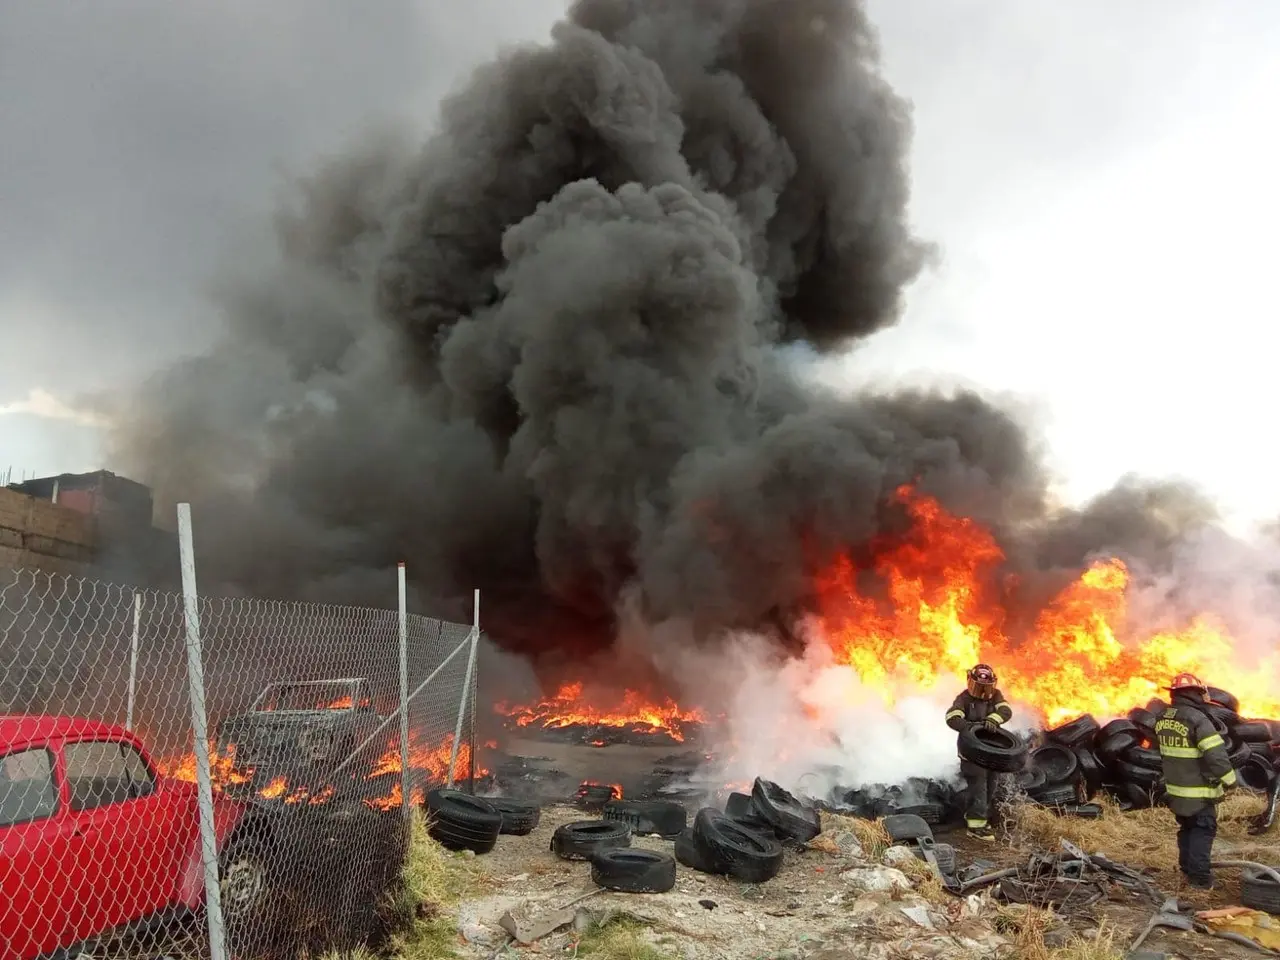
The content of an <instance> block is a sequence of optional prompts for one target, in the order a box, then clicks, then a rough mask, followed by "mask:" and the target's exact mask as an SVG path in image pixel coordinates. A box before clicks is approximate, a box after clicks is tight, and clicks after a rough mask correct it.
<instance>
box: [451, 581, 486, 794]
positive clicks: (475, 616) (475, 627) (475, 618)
mask: <svg viewBox="0 0 1280 960" xmlns="http://www.w3.org/2000/svg"><path fill="white" fill-rule="evenodd" d="M471 617H472V622H471V650H470V651H469V652H468V653H467V672H466V675H465V676H464V677H463V678H462V699H461V700H460V701H459V702H458V722H457V723H456V724H455V725H454V727H453V749H452V750H450V752H449V787H450V788H452V787H453V779H454V771H455V770H456V769H457V766H458V745H459V744H460V743H461V742H462V718H463V717H465V716H466V714H467V694H469V693H470V692H471V674H472V672H473V671H474V670H475V668H476V647H477V646H479V644H480V591H479V590H477V591H476V592H475V603H474V606H473V608H472V614H471ZM474 752H475V751H474V750H473V751H472V753H473V754H474Z"/></svg>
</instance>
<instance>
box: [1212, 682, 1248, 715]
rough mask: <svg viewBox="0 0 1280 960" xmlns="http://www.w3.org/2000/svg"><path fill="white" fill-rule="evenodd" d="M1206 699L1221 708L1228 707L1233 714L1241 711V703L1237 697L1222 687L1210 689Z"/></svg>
mask: <svg viewBox="0 0 1280 960" xmlns="http://www.w3.org/2000/svg"><path fill="white" fill-rule="evenodd" d="M1205 697H1206V699H1208V700H1209V701H1211V702H1212V703H1216V704H1218V705H1219V706H1222V707H1226V708H1227V709H1228V710H1230V711H1231V712H1232V713H1234V712H1235V711H1237V710H1239V709H1240V701H1239V700H1237V699H1236V695H1235V694H1234V693H1231V692H1230V691H1228V690H1223V689H1222V688H1221V687H1210V688H1209V689H1208V691H1207V692H1206V694H1205Z"/></svg>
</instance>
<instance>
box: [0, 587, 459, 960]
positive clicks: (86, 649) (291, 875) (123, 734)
mask: <svg viewBox="0 0 1280 960" xmlns="http://www.w3.org/2000/svg"><path fill="white" fill-rule="evenodd" d="M198 609H199V621H200V623H199V626H200V631H199V635H200V644H201V650H200V660H199V662H200V663H202V664H203V688H202V693H201V694H200V696H201V702H200V704H199V705H200V706H202V707H203V709H204V712H205V716H206V718H207V730H208V734H209V742H208V755H209V778H210V782H211V785H212V789H213V808H212V811H211V813H212V816H211V822H212V826H213V831H212V832H213V834H214V839H215V840H216V843H215V846H216V851H217V854H216V861H217V865H218V868H219V874H218V884H217V889H218V890H219V892H220V900H221V902H222V914H223V918H224V924H225V930H224V931H222V932H223V933H224V935H225V936H224V938H225V939H226V940H227V941H228V942H229V943H230V945H231V946H232V948H233V952H234V953H235V954H236V956H237V957H246V956H259V955H260V956H272V955H278V954H281V955H282V954H283V953H296V952H297V950H299V949H314V950H321V949H330V950H331V949H339V950H341V949H350V948H353V947H355V946H357V945H361V944H364V943H366V942H368V941H369V940H370V938H372V937H375V936H376V935H377V931H378V930H379V928H380V924H381V923H382V920H383V919H384V918H383V917H381V916H380V913H379V911H380V910H382V909H383V908H384V906H385V904H386V902H387V894H388V892H389V891H390V890H391V889H392V887H393V886H394V883H395V881H396V879H397V876H398V871H399V865H400V863H401V862H402V861H403V858H404V854H405V851H406V845H407V842H408V832H407V818H406V817H405V815H404V814H405V807H404V798H405V795H406V794H407V795H408V797H409V803H410V805H418V804H421V802H422V799H423V797H424V796H425V793H426V791H427V790H428V789H429V788H430V787H431V786H432V785H435V784H443V783H444V782H445V781H446V780H448V779H449V777H450V770H449V766H450V759H451V758H452V757H454V754H455V751H454V743H453V741H454V737H455V730H458V731H460V732H461V735H460V736H459V737H458V740H459V743H458V748H457V751H456V765H455V774H456V776H457V778H458V779H459V780H462V781H466V780H468V779H469V778H470V776H471V773H472V771H473V760H474V757H473V750H474V690H475V675H474V671H471V672H470V675H468V662H469V659H470V658H469V656H468V653H469V649H470V648H471V646H472V645H473V644H474V643H475V642H476V641H477V640H478V635H477V634H476V632H475V625H462V624H456V623H449V622H447V621H441V620H435V619H432V618H428V617H423V616H418V615H409V616H408V617H407V618H406V650H407V664H408V691H410V692H412V693H413V696H412V697H411V698H410V699H409V701H408V709H407V710H406V714H407V716H408V721H409V722H408V731H409V739H408V744H407V751H405V753H407V756H408V758H409V764H408V769H407V770H405V769H404V765H403V764H402V762H401V756H402V750H401V734H400V729H401V728H400V723H399V722H398V710H399V708H400V705H401V689H400V666H399V664H400V627H399V615H398V612H397V611H395V610H381V609H373V608H364V607H349V606H336V605H326V604H311V603H293V602H286V601H278V600H260V599H251V598H243V597H240V598H200V599H199V602H198ZM183 611H184V602H183V597H182V595H181V594H177V593H168V592H164V591H158V590H151V589H141V588H134V587H130V586H126V585H121V584H115V583H109V582H106V581H101V580H93V579H85V578H80V577H74V576H68V575H65V574H58V573H49V572H43V571H34V570H12V571H9V570H0V840H2V841H3V844H4V850H5V852H6V856H7V855H8V852H9V851H10V850H20V851H22V856H21V857H18V858H16V859H11V860H10V862H9V863H8V864H7V865H6V869H8V871H9V873H8V874H7V875H6V876H5V880H4V892H5V895H6V896H5V897H4V898H3V902H0V942H4V941H7V947H8V949H7V951H6V953H5V955H6V956H15V957H19V958H25V957H27V956H36V955H42V954H46V953H51V952H54V951H56V950H60V949H63V948H66V947H69V946H71V945H73V944H78V943H81V942H84V941H92V940H95V939H97V938H100V937H102V936H104V935H108V934H111V935H112V936H111V942H110V943H109V944H108V945H106V946H105V947H103V948H102V949H101V950H99V951H95V956H98V957H101V956H119V957H132V956H134V955H137V956H142V955H144V954H145V955H146V956H154V955H155V954H156V945H157V942H158V941H160V942H162V943H163V947H162V952H163V953H165V954H167V955H169V956H174V957H178V956H183V957H201V958H204V957H208V956H209V955H210V949H211V948H210V941H209V939H208V936H207V930H206V926H207V925H206V923H205V917H206V913H207V912H206V911H205V909H204V907H205V887H204V874H203V866H202V859H201V850H202V847H201V833H200V825H201V824H200V821H201V816H200V804H199V798H198V791H197V786H196V784H197V779H198V776H197V751H196V750H195V743H194V735H193V729H194V728H193V724H192V697H193V690H194V685H193V684H191V683H190V678H189V677H188V670H187V644H188V642H189V638H188V635H187V629H186V618H185V616H184V613H183ZM460 718H461V724H460ZM459 724H460V725H459ZM15 864H16V866H15ZM208 913H213V911H209V912H208ZM144 924H145V926H144ZM134 927H136V928H137V930H138V931H142V930H145V936H144V935H143V934H142V933H134V932H131V933H127V934H125V935H116V932H117V931H119V930H121V929H126V928H134Z"/></svg>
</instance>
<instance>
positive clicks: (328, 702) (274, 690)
mask: <svg viewBox="0 0 1280 960" xmlns="http://www.w3.org/2000/svg"><path fill="white" fill-rule="evenodd" d="M355 693H356V685H355V684H354V683H351V682H349V681H346V682H324V683H278V684H275V685H273V686H271V687H268V688H267V690H266V692H265V693H264V694H263V695H262V699H261V701H260V702H259V703H258V709H259V710H276V711H289V710H350V709H351V708H352V706H353V705H355V704H354V701H353V697H354V696H355ZM368 705H369V701H368V698H363V699H362V700H361V702H360V704H359V706H362V707H367V706H368Z"/></svg>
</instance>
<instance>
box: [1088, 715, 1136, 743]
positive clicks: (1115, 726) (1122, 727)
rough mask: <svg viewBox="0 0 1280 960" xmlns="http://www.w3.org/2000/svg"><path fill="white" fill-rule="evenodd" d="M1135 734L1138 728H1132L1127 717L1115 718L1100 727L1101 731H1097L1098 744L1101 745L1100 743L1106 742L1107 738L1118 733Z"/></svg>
mask: <svg viewBox="0 0 1280 960" xmlns="http://www.w3.org/2000/svg"><path fill="white" fill-rule="evenodd" d="M1137 732H1138V728H1137V727H1136V726H1134V723H1133V721H1132V720H1130V719H1129V718H1128V717H1117V718H1116V719H1114V720H1109V721H1108V722H1106V723H1104V724H1103V725H1102V729H1101V730H1099V731H1098V743H1102V741H1103V740H1106V739H1107V737H1114V736H1115V735H1116V734H1118V733H1133V734H1136V733H1137ZM1139 739H1141V736H1140V735H1139Z"/></svg>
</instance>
